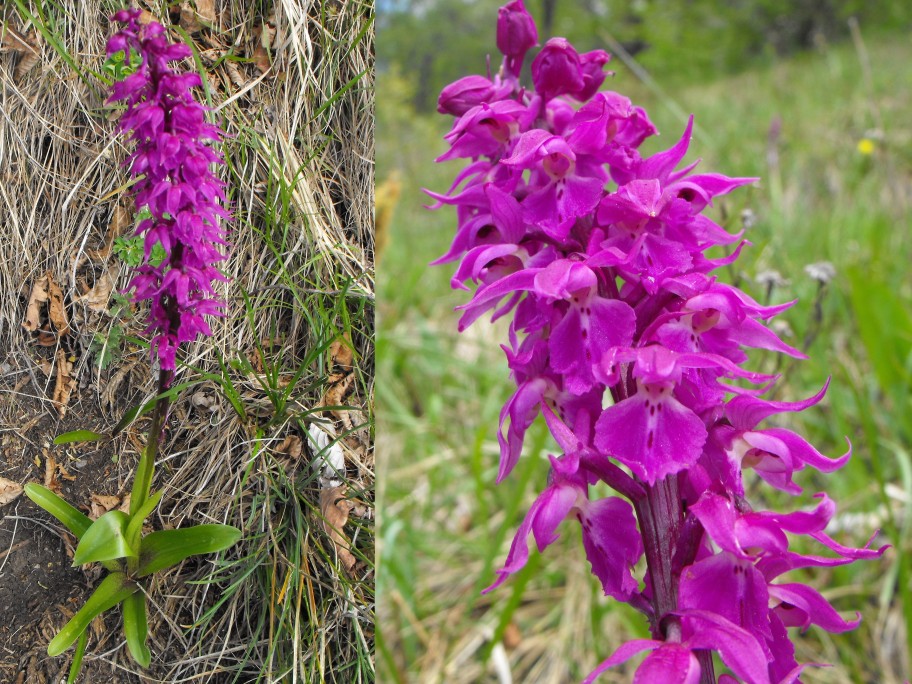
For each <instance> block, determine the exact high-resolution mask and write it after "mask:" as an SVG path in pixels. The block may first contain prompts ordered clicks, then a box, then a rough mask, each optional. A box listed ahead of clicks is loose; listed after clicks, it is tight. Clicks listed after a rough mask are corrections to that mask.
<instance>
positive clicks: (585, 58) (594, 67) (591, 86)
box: [571, 50, 611, 102]
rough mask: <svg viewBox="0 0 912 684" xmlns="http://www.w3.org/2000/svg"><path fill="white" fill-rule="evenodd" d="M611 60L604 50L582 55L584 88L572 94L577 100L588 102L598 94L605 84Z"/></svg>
mask: <svg viewBox="0 0 912 684" xmlns="http://www.w3.org/2000/svg"><path fill="white" fill-rule="evenodd" d="M610 59H611V55H609V54H608V53H607V52H605V51H604V50H593V51H592V52H587V53H585V54H582V55H580V66H581V68H582V72H583V87H582V88H581V89H580V90H579V91H578V92H575V93H571V94H572V95H573V96H574V97H575V98H576V99H577V100H580V101H582V102H586V101H587V100H589V99H590V98H591V97H592V96H593V95H595V94H596V93H597V92H598V89H599V88H601V87H602V83H604V82H605V65H606V64H607V63H608V61H609V60H610Z"/></svg>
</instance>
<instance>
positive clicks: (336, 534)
mask: <svg viewBox="0 0 912 684" xmlns="http://www.w3.org/2000/svg"><path fill="white" fill-rule="evenodd" d="M347 494H348V488H347V487H346V486H345V485H341V486H339V487H330V488H329V489H323V490H321V491H320V511H321V512H322V513H323V529H324V530H326V534H328V535H329V538H330V539H332V542H333V545H334V546H335V547H336V552H337V553H338V554H339V560H340V561H342V565H343V567H344V568H345V569H346V570H347V571H348V572H351V570H352V568H354V567H355V557H354V555H352V552H351V551H350V550H349V549H350V548H351V545H350V543H349V541H348V537H346V536H345V533H344V532H343V531H342V528H343V527H345V523H347V522H348V516H349V514H350V513H351V511H352V509H353V508H354V507H355V505H354V504H353V503H352V502H351V501H349V500H348V499H346V498H345V497H346V495H347Z"/></svg>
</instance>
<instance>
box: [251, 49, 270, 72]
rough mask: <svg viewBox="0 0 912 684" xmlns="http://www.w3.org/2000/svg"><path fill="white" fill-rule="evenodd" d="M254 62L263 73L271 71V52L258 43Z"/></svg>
mask: <svg viewBox="0 0 912 684" xmlns="http://www.w3.org/2000/svg"><path fill="white" fill-rule="evenodd" d="M252 56H253V64H254V66H255V67H256V68H257V69H259V70H260V73H261V74H265V73H266V72H267V71H269V67H271V66H272V63H271V62H270V61H269V53H268V52H266V48H264V47H263V46H262V45H257V46H256V49H254V51H253V55H252Z"/></svg>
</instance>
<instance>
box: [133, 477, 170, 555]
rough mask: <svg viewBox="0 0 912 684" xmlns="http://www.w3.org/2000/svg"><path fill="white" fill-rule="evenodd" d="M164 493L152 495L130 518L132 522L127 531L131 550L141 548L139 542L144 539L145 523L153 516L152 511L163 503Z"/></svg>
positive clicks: (159, 492)
mask: <svg viewBox="0 0 912 684" xmlns="http://www.w3.org/2000/svg"><path fill="white" fill-rule="evenodd" d="M163 493H164V491H158V492H153V493H152V494H150V495H149V498H148V499H146V500H145V502H144V503H143V505H142V506H140V507H139V508H138V509H137V510H136V512H135V513H133V514H132V515H131V516H130V522H129V523H128V524H127V531H126V537H127V543H128V544H129V545H130V548H133V549H138V548H139V542H140V540H141V538H142V526H143V521H144V520H145V519H146V518H148V517H149V516H150V515H152V511H154V510H155V507H156V506H157V505H158V502H159V501H161V498H162V494H163Z"/></svg>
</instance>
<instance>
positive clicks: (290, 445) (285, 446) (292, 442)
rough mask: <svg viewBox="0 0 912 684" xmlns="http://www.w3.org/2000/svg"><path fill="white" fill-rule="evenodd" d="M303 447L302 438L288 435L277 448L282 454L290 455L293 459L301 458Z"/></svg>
mask: <svg viewBox="0 0 912 684" xmlns="http://www.w3.org/2000/svg"><path fill="white" fill-rule="evenodd" d="M302 449H303V445H302V444H301V438H300V437H298V436H297V435H288V436H287V437H286V438H285V440H284V441H283V442H282V443H281V444H280V445H279V446H278V447H277V448H276V451H278V452H279V453H280V454H288V455H289V456H291V458H299V457H300V456H301V451H302Z"/></svg>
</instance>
